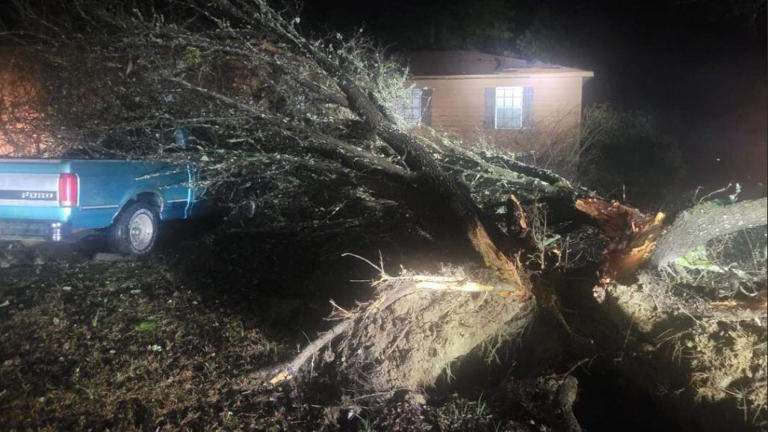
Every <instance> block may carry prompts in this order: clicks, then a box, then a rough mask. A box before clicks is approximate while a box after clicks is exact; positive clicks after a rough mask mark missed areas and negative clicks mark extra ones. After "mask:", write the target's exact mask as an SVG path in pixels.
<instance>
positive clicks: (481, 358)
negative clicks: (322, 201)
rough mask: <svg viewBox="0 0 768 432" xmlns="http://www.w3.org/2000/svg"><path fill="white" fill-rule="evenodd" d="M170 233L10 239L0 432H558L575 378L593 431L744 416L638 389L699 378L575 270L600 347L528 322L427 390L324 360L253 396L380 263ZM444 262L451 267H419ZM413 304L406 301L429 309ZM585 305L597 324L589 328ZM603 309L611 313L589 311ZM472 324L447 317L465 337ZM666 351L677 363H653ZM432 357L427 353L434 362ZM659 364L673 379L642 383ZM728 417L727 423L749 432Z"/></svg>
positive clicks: (1, 321)
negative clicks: (255, 376) (123, 240)
mask: <svg viewBox="0 0 768 432" xmlns="http://www.w3.org/2000/svg"><path fill="white" fill-rule="evenodd" d="M176 231H177V234H175V235H172V236H170V237H169V238H165V239H162V241H161V244H160V250H159V251H158V252H157V253H155V254H153V255H152V256H149V257H142V258H137V259H130V260H117V261H109V262H100V261H96V260H94V259H93V251H91V250H88V249H87V248H84V247H75V248H73V247H71V246H68V245H38V246H23V245H20V244H18V243H0V267H1V268H0V332H1V333H2V335H3V342H2V344H0V362H1V363H0V425H2V429H8V430H30V429H33V430H88V429H92V430H104V429H110V430H178V429H189V430H274V431H277V430H286V431H289V430H442V431H471V430H479V431H486V430H487V431H499V430H500V431H533V430H537V431H541V430H564V428H565V424H566V423H563V418H564V417H562V418H554V417H552V413H558V409H559V408H558V405H557V403H558V399H557V398H556V397H553V395H556V394H557V391H558V389H560V387H561V385H562V384H563V383H564V382H565V380H566V379H567V378H568V376H573V377H575V378H577V379H578V396H577V399H576V402H575V404H574V405H573V411H574V413H575V416H576V418H578V419H579V421H580V422H581V424H582V426H584V427H585V428H587V429H588V430H614V429H616V428H622V429H630V430H631V429H632V428H633V427H634V428H636V429H635V430H650V429H651V428H652V429H654V430H681V429H687V430H697V429H696V428H694V427H695V425H696V424H699V423H697V422H687V421H683V420H681V419H680V416H678V415H675V414H674V411H675V409H677V408H679V407H681V406H685V407H687V408H686V410H685V411H684V412H685V413H687V414H690V415H699V414H700V413H702V412H704V411H706V410H707V409H710V411H711V412H712V413H731V414H730V415H728V416H725V417H723V418H727V419H728V420H729V421H731V420H732V418H733V417H739V416H740V415H741V413H742V412H741V411H740V410H738V408H736V407H734V406H732V405H729V404H721V405H722V406H717V405H716V404H714V405H713V404H709V405H706V404H705V405H702V406H703V407H704V408H701V407H699V406H698V405H695V404H693V402H685V403H683V404H680V403H677V402H675V399H677V400H685V401H692V400H693V396H695V395H693V394H692V393H691V392H692V391H693V390H691V389H687V390H685V391H682V392H681V391H678V390H679V388H678V387H669V388H667V389H666V390H667V392H666V393H665V394H663V395H661V396H659V395H658V394H654V391H655V390H658V388H657V387H656V386H655V384H657V383H654V386H648V385H646V384H648V383H647V382H643V380H644V379H645V380H646V381H647V380H648V379H653V380H657V379H658V377H660V376H666V377H673V378H674V377H675V374H679V375H680V376H679V377H678V378H677V382H678V383H681V385H687V384H688V382H689V378H690V372H691V371H690V370H689V369H688V368H684V369H676V366H675V362H674V361H673V359H674V357H672V356H671V355H667V354H664V355H662V354H663V353H662V352H661V351H656V350H654V351H653V353H650V354H648V355H645V354H643V352H644V351H643V350H644V349H646V348H647V347H646V345H648V342H647V340H646V339H644V338H645V337H647V335H646V336H644V335H642V334H640V333H638V332H636V331H634V330H627V328H624V327H618V328H617V327H616V325H615V321H612V319H613V318H610V314H608V313H606V312H605V311H604V310H602V309H601V308H603V307H604V306H603V305H597V304H596V303H595V302H594V300H593V299H592V294H591V286H589V285H590V281H591V280H593V279H591V275H593V274H594V270H595V268H589V269H585V270H583V271H582V272H581V273H578V274H577V273H574V274H568V275H566V276H565V280H566V283H564V284H563V286H565V287H568V289H569V291H568V292H570V294H568V292H564V293H563V298H562V300H563V303H564V306H565V309H564V314H565V316H566V319H568V321H569V322H571V323H572V325H573V327H574V330H575V331H576V332H579V333H582V334H583V335H587V336H589V337H591V338H593V339H595V340H596V343H595V345H594V346H582V345H580V344H579V343H577V342H575V341H574V340H572V339H571V338H570V337H569V336H568V335H567V334H566V333H565V332H564V331H563V329H562V327H561V326H560V325H559V324H558V323H557V321H556V320H555V319H554V318H553V317H551V316H550V315H549V314H547V313H542V314H539V315H538V316H537V317H536V318H535V321H534V322H533V325H530V326H528V327H527V328H526V332H527V334H526V337H525V338H524V339H523V340H524V343H523V345H511V344H505V343H501V344H500V345H498V346H496V345H495V344H491V345H492V346H488V344H485V347H484V348H485V349H482V350H477V351H475V352H473V353H471V354H470V355H467V356H465V357H464V358H463V359H462V360H461V361H459V362H456V363H454V364H452V366H451V368H450V370H449V371H443V372H442V373H441V375H440V378H439V379H438V381H437V383H436V385H435V386H434V387H431V388H428V389H426V390H425V392H424V393H419V392H415V393H414V392H408V391H401V392H394V393H392V392H386V393H385V394H360V393H359V392H350V391H347V389H345V387H344V385H343V383H344V382H345V379H347V378H345V377H340V376H339V373H338V370H337V369H335V368H334V364H333V363H327V364H326V363H323V362H317V363H316V364H315V366H314V367H313V368H312V369H311V370H310V371H308V373H305V374H304V375H302V376H301V378H300V379H299V380H297V381H291V382H289V383H287V384H284V385H281V386H279V387H276V388H269V387H265V386H261V385H259V384H258V383H255V382H252V381H249V380H248V379H246V378H245V377H246V376H247V375H249V374H250V373H251V372H253V371H255V370H257V369H259V368H262V367H267V366H270V365H273V364H275V363H277V362H279V361H284V360H286V359H289V358H291V357H292V356H293V355H294V354H295V353H296V351H297V348H298V347H299V346H304V345H305V344H306V341H307V338H311V337H313V336H314V334H315V333H316V331H319V330H323V329H326V328H328V327H329V323H328V322H326V321H324V320H323V318H324V317H325V316H327V315H328V313H329V312H330V310H331V309H330V307H329V305H328V302H327V301H328V299H329V298H333V299H335V300H336V301H337V302H338V303H339V305H341V306H342V307H349V306H352V305H354V301H355V300H356V299H357V300H366V299H368V298H370V297H371V295H372V291H371V288H370V286H369V285H368V284H365V283H358V282H345V281H350V280H354V279H371V278H373V277H375V271H374V270H373V269H371V268H370V266H368V265H367V264H365V263H362V262H360V261H359V260H355V259H349V258H346V259H340V258H338V256H339V254H338V253H335V254H332V253H330V252H329V250H322V253H318V251H319V250H321V249H319V244H317V243H313V244H311V245H307V244H303V246H305V247H296V244H297V243H296V242H299V243H298V244H300V245H302V243H301V240H300V239H301V238H302V233H279V234H274V233H261V234H259V233H257V234H254V233H248V234H246V233H231V231H229V232H230V234H227V235H223V234H220V233H219V234H220V235H217V236H215V237H210V236H201V235H199V234H196V233H193V234H192V235H190V233H189V232H185V231H184V228H183V227H181V229H180V231H179V227H177V229H176ZM189 237H191V238H193V240H184V239H186V238H189ZM320 244H322V242H321V243H320ZM325 245H326V248H328V249H330V248H331V246H330V244H329V243H325ZM375 245H377V246H379V247H381V246H382V245H383V256H384V257H388V256H389V257H397V259H395V260H392V261H389V262H386V261H385V266H387V267H388V268H396V266H397V264H398V263H399V262H402V261H404V260H406V258H405V257H404V255H403V254H402V250H401V249H399V248H397V247H395V246H393V245H389V246H388V243H386V242H382V241H377V242H375ZM376 249H377V248H376V247H373V248H371V247H368V246H366V245H365V244H363V245H362V246H360V248H359V249H357V250H355V252H359V253H360V254H362V255H367V256H375V255H373V254H375V251H376ZM412 250H413V251H416V252H419V251H420V250H419V249H418V248H417V247H414V248H413V249H412ZM343 251H344V250H338V251H337V252H343ZM448 253H450V252H446V255H447V254H448ZM332 256H334V257H335V258H331V257H332ZM441 258H448V257H447V256H443V257H436V256H429V257H428V259H422V261H421V262H431V263H434V262H439V261H440V260H441ZM409 262H413V263H417V262H419V260H417V259H415V258H413V257H411V259H409ZM426 267H428V266H425V268H426ZM472 296H473V297H471V298H470V299H468V300H467V301H466V302H464V303H466V304H464V305H463V306H464V308H465V309H467V310H471V309H472V305H473V304H474V303H478V302H480V303H482V302H487V301H495V300H489V299H488V298H483V297H482V296H479V295H472ZM459 300H461V299H460V298H458V297H456V298H454V300H452V301H454V302H457V301H459ZM414 301H415V303H414V302H411V303H408V304H405V303H404V304H401V305H399V307H401V308H407V307H414V308H416V306H418V305H417V303H418V302H428V301H429V300H428V299H427V298H422V299H417V300H414ZM421 306H424V305H421ZM416 309H419V310H423V308H422V307H419V308H416ZM497 309H498V312H499V316H498V319H505V318H504V316H506V315H504V314H505V313H506V312H504V311H505V309H504V308H503V307H502V308H497ZM590 310H591V311H592V312H589V311H590ZM576 311H578V312H576ZM403 312H404V313H403V314H402V315H403V316H407V315H408V313H407V312H408V311H403ZM584 313H590V314H592V313H595V315H590V317H591V318H590V319H588V320H579V319H578V317H579V314H584ZM598 314H602V315H603V316H605V317H606V318H605V320H603V321H599V320H594V319H592V318H593V317H594V316H599V315H598ZM462 316H463V315H461V314H457V315H455V316H451V317H449V318H450V319H451V320H454V321H456V322H457V323H459V324H461V323H463V324H462V326H464V327H466V324H467V322H469V321H467V319H465V318H466V317H465V318H462ZM486 318H487V317H486ZM434 319H435V320H440V319H445V317H441V316H435V317H434ZM465 321H466V322H465ZM580 323H581V324H580ZM585 323H586V324H585ZM590 323H591V324H590ZM403 328H405V329H406V330H401V333H400V334H402V335H403V337H402V338H401V337H400V336H399V335H397V334H395V333H393V332H387V329H383V330H382V329H376V328H371V331H372V332H378V331H380V330H381V331H382V332H383V333H381V334H380V340H381V341H384V342H383V343H384V345H383V346H386V345H387V344H390V342H388V341H391V340H395V341H396V340H397V339H400V340H401V341H406V342H407V343H417V344H428V343H431V342H430V341H434V340H435V337H436V338H437V339H439V338H440V337H441V336H440V335H439V334H431V333H430V332H429V331H427V330H428V327H424V328H422V329H420V330H419V331H415V330H413V329H411V330H408V329H407V325H406V327H403ZM467 328H471V326H469V327H467ZM763 328H764V327H763ZM390 330H391V329H390ZM516 331H519V329H518V330H516ZM430 334H431V336H430ZM756 334H758V335H759V334H761V333H759V332H758V333H756ZM486 336H487V335H486ZM483 337H485V336H483ZM443 346H447V345H443ZM665 346H666V345H665ZM644 347H646V348H644ZM396 349H397V347H396V346H395V348H394V350H396ZM763 349H764V348H763ZM392 352H394V351H392ZM490 352H492V353H493V355H492V356H489V353H490ZM758 355H762V356H764V355H765V354H764V352H759V353H758ZM489 357H490V358H492V361H491V362H490V363H488V362H487V360H488V359H489ZM664 358H668V359H670V361H669V362H666V363H664V362H660V361H659V359H664ZM411 360H413V359H411ZM416 360H419V359H416ZM416 360H414V361H416ZM427 360H429V359H421V360H419V361H423V362H425V365H424V367H425V368H428V363H426V362H427ZM416 363H418V361H416ZM416 363H413V362H411V363H406V364H402V365H399V366H398V367H414V366H415V365H416ZM654 367H656V368H662V369H664V368H667V370H666V371H662V372H663V373H660V374H657V373H650V372H653V371H654V370H655V369H654ZM649 371H650V372H649ZM430 373H431V372H430ZM673 381H674V380H673ZM658 383H659V384H665V385H666V383H662V382H660V381H659V382H658ZM649 387H653V389H651V390H649ZM681 394H682V395H681ZM686 398H687V399H686ZM691 406H693V407H698V408H696V409H690V407H691ZM712 407H714V408H712ZM560 414H563V413H560ZM752 414H754V413H753V412H752ZM558 415H559V414H558ZM736 420H738V422H735V421H733V422H731V425H734V427H735V428H740V429H743V430H749V428H751V427H756V426H754V423H752V422H750V421H744V420H741V419H740V418H737V419H736ZM740 425H741V426H740ZM757 427H759V426H757ZM710 430H714V429H711V428H710Z"/></svg>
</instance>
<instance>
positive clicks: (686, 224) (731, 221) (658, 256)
mask: <svg viewBox="0 0 768 432" xmlns="http://www.w3.org/2000/svg"><path fill="white" fill-rule="evenodd" d="M766 213H768V200H767V199H766V198H760V199H756V200H751V201H741V202H738V203H735V204H730V205H717V204H714V203H709V202H707V203H703V204H699V205H697V206H695V207H693V208H691V209H689V210H686V211H685V212H683V213H682V214H680V215H679V216H678V217H677V218H676V219H675V222H674V223H673V224H672V225H671V226H670V227H669V228H668V229H667V231H666V233H665V234H664V236H663V237H662V238H661V240H659V243H658V245H657V246H656V249H655V250H654V251H653V254H652V255H651V264H653V265H654V266H656V267H659V266H663V265H666V264H669V263H670V262H672V261H674V260H675V259H677V258H680V257H681V256H683V255H685V254H686V253H687V252H689V251H691V250H693V249H694V248H696V247H697V246H701V245H703V244H706V243H707V242H708V241H709V240H712V239H714V238H716V237H719V236H723V235H726V234H730V233H732V232H736V231H739V230H743V229H748V228H754V227H757V226H761V225H765V224H766V222H767V221H766V219H767V218H768V216H766Z"/></svg>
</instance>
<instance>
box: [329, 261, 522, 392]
mask: <svg viewBox="0 0 768 432" xmlns="http://www.w3.org/2000/svg"><path fill="white" fill-rule="evenodd" d="M445 276H448V277H449V278H455V279H457V280H465V281H467V282H469V281H476V280H478V276H477V275H476V274H474V275H471V276H468V275H467V274H465V271H464V270H463V269H461V268H452V269H444V271H443V272H442V273H441V275H440V276H438V277H445ZM488 277H493V276H489V275H488V274H485V275H483V276H482V278H483V279H484V280H483V281H482V283H483V284H489V283H490V284H492V285H493V284H494V282H493V281H489V280H488ZM413 279H414V278H413V277H409V276H408V275H407V274H406V275H404V277H398V278H392V279H389V280H384V281H383V282H381V283H380V284H379V285H378V290H379V293H378V298H377V300H375V301H374V302H371V303H370V304H369V305H368V306H367V307H366V308H365V309H364V310H361V311H360V312H359V313H358V314H357V318H356V322H355V324H354V326H353V328H352V329H351V331H350V332H348V333H347V335H346V337H345V338H344V340H343V342H342V343H341V351H342V362H343V363H344V365H343V368H344V369H345V370H346V371H347V373H348V374H349V376H350V377H351V378H352V379H353V380H354V381H356V382H357V383H358V384H359V385H361V386H362V387H363V388H366V389H369V390H374V391H387V390H393V389H411V390H416V389H419V388H422V387H424V386H429V385H432V384H433V383H434V382H435V380H436V379H437V378H438V376H439V375H440V374H441V373H442V372H443V371H444V370H447V371H448V373H449V374H450V365H451V363H452V362H453V361H454V360H456V359H458V358H460V357H461V356H463V355H465V354H467V353H469V352H470V351H472V350H473V349H475V348H476V347H479V346H483V345H484V346H486V347H488V350H489V352H488V355H489V356H491V357H492V356H493V350H494V349H495V347H498V345H499V344H500V343H501V342H502V341H508V340H512V341H514V340H518V339H520V338H521V337H522V336H523V334H524V332H525V330H526V328H527V327H528V325H529V324H530V323H531V322H532V321H533V317H534V313H535V309H536V307H535V301H534V300H533V298H532V297H528V298H520V297H514V296H512V297H510V296H503V295H500V293H499V292H496V291H491V292H458V291H453V290H430V289H423V288H419V287H417V286H416V284H414V280H413ZM498 283H499V284H502V282H501V281H498ZM486 286H487V285H486ZM404 292H407V294H406V295H402V294H403V293H404ZM401 295H402V297H400V298H399V299H397V300H396V301H394V302H393V303H391V304H390V305H388V306H387V307H383V308H381V309H380V310H374V309H375V308H376V307H377V306H376V302H377V301H380V300H382V299H386V298H387V297H388V296H401Z"/></svg>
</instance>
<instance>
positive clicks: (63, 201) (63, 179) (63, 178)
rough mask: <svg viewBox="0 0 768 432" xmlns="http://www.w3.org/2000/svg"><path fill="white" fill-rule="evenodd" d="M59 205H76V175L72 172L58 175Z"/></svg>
mask: <svg viewBox="0 0 768 432" xmlns="http://www.w3.org/2000/svg"><path fill="white" fill-rule="evenodd" d="M59 206H61V207H76V206H77V176H76V175H74V174H60V175H59Z"/></svg>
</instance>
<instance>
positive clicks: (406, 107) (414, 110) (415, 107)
mask: <svg viewBox="0 0 768 432" xmlns="http://www.w3.org/2000/svg"><path fill="white" fill-rule="evenodd" d="M422 96H423V91H422V89H420V88H412V89H411V93H410V95H408V96H407V97H406V98H405V100H403V103H402V105H401V106H400V116H401V117H402V118H403V120H405V122H406V123H407V124H409V125H413V126H418V125H419V124H420V123H421V114H422V111H421V98H422Z"/></svg>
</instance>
